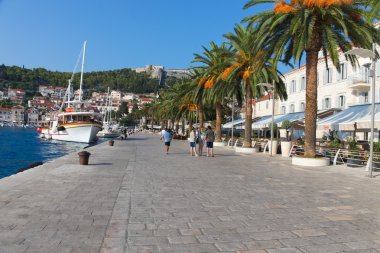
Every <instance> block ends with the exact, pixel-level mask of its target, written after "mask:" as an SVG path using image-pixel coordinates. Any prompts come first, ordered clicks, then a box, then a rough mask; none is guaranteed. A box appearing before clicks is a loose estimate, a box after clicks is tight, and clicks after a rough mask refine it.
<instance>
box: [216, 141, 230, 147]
mask: <svg viewBox="0 0 380 253" xmlns="http://www.w3.org/2000/svg"><path fill="white" fill-rule="evenodd" d="M223 146H227V143H225V142H214V147H223Z"/></svg>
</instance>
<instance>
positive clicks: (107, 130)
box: [97, 87, 120, 138]
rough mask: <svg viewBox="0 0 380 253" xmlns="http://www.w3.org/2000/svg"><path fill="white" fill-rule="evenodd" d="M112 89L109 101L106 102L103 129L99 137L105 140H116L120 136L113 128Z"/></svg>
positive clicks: (108, 97)
mask: <svg viewBox="0 0 380 253" xmlns="http://www.w3.org/2000/svg"><path fill="white" fill-rule="evenodd" d="M109 93H110V88H109V87H108V92H107V100H106V110H105V112H104V114H103V129H102V130H101V131H99V132H98V134H97V136H98V137H103V138H116V137H119V136H120V133H119V132H118V131H117V129H114V128H113V125H112V123H111V98H110V95H109Z"/></svg>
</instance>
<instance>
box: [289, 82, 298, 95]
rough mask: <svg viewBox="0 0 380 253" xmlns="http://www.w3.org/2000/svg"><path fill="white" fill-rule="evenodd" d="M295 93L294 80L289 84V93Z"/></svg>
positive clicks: (295, 85)
mask: <svg viewBox="0 0 380 253" xmlns="http://www.w3.org/2000/svg"><path fill="white" fill-rule="evenodd" d="M296 91H297V84H296V80H292V81H291V82H290V93H295V92H296Z"/></svg>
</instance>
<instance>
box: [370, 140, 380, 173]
mask: <svg viewBox="0 0 380 253" xmlns="http://www.w3.org/2000/svg"><path fill="white" fill-rule="evenodd" d="M373 152H374V153H373V160H372V162H373V164H372V165H373V168H376V169H380V142H378V141H376V142H374V143H373Z"/></svg>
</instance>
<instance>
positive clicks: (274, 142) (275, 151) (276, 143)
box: [268, 140, 278, 155]
mask: <svg viewBox="0 0 380 253" xmlns="http://www.w3.org/2000/svg"><path fill="white" fill-rule="evenodd" d="M270 146H271V141H270V140H269V141H268V151H269V153H270ZM277 146H278V141H277V140H273V149H272V155H277Z"/></svg>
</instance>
